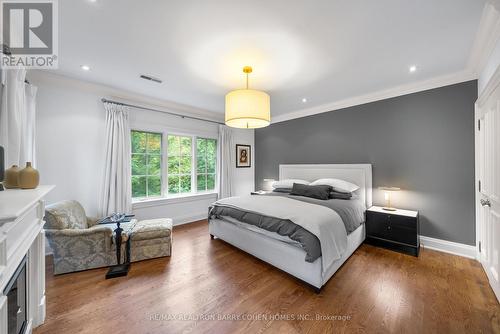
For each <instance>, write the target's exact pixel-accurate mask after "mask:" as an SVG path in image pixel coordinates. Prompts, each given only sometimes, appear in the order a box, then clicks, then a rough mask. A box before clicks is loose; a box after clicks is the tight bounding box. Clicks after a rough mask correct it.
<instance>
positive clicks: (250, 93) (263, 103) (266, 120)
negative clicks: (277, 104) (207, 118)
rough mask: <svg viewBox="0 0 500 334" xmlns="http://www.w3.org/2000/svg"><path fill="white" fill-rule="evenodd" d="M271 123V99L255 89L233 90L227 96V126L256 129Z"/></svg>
mask: <svg viewBox="0 0 500 334" xmlns="http://www.w3.org/2000/svg"><path fill="white" fill-rule="evenodd" d="M270 123H271V98H270V97H269V95H268V94H267V93H265V92H262V91H259V90H253V89H238V90H233V91H231V92H229V93H227V95H226V125H227V126H230V127H233V128H242V129H256V128H263V127H265V126H268V125H269V124H270Z"/></svg>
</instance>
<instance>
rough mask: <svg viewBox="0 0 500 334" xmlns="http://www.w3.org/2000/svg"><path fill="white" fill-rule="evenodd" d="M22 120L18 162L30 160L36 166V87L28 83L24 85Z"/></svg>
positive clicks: (24, 162)
mask: <svg viewBox="0 0 500 334" xmlns="http://www.w3.org/2000/svg"><path fill="white" fill-rule="evenodd" d="M24 88H25V90H24V117H25V118H24V121H23V124H22V133H23V135H22V137H21V155H20V158H19V163H20V164H21V166H24V165H26V162H28V161H31V163H32V164H33V166H36V146H35V140H36V131H35V129H36V128H35V123H36V92H37V87H35V86H33V85H29V84H25V86H24Z"/></svg>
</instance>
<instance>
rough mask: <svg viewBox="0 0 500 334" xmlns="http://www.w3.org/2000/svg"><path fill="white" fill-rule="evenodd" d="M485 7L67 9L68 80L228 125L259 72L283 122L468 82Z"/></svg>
mask: <svg viewBox="0 0 500 334" xmlns="http://www.w3.org/2000/svg"><path fill="white" fill-rule="evenodd" d="M485 2H486V1H482V0H440V1H435V0H419V1H414V0H377V1H372V0H365V1H362V0H356V1H348V0H344V1H339V0H335V1H333V0H315V1H302V0H293V1H291V0H253V1H240V0H212V1H195V0H175V1H174V0H172V1H160V0H157V1H153V0H141V1H137V0H115V1H112V0H96V1H95V2H94V1H91V0H72V1H59V16H60V20H59V34H60V42H59V70H58V72H59V73H60V74H64V75H67V76H71V77H76V78H79V79H83V80H86V81H91V82H96V83H102V84H106V85H110V86H113V87H116V88H120V89H124V90H127V91H132V92H136V93H140V94H144V95H147V96H151V97H154V98H159V99H162V100H166V101H173V102H177V103H181V104H185V105H189V106H193V107H197V108H201V109H205V110H210V111H214V112H219V113H222V112H223V111H224V96H225V94H226V93H227V92H228V91H229V90H231V89H236V88H241V87H243V86H244V83H245V78H244V76H243V73H242V67H243V66H244V65H251V66H253V68H254V73H252V75H251V76H250V86H251V87H253V88H255V89H260V90H265V91H267V92H268V93H269V94H270V95H271V112H272V115H273V116H278V115H280V116H282V115H284V114H286V113H290V112H295V111H297V110H301V109H305V108H311V107H315V106H320V105H325V104H328V103H334V102H335V101H340V100H344V99H348V98H352V97H356V96H360V95H364V94H368V93H371V92H376V91H381V90H384V89H389V88H392V87H395V86H400V85H404V84H409V83H412V82H419V81H422V80H427V79H431V78H435V77H439V76H443V75H449V74H453V73H457V72H459V71H462V70H464V68H465V67H466V65H467V62H468V60H469V56H470V53H471V49H472V46H473V43H474V38H475V36H476V32H477V30H478V26H479V22H480V19H481V14H482V10H483V7H484V4H485ZM83 64H86V65H89V66H90V67H91V70H90V71H82V69H81V68H80V66H81V65H83ZM411 65H416V67H417V70H416V71H415V72H414V73H410V72H409V67H410V66H411ZM140 74H148V75H152V76H155V77H159V78H161V79H162V80H163V83H162V84H156V83H153V82H151V81H145V80H142V79H139V75H140ZM303 98H306V99H307V102H306V103H304V102H302V99H303Z"/></svg>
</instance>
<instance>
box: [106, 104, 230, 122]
mask: <svg viewBox="0 0 500 334" xmlns="http://www.w3.org/2000/svg"><path fill="white" fill-rule="evenodd" d="M101 101H102V102H103V103H105V102H108V103H114V104H119V105H121V106H126V107H132V108H137V109H143V110H149V111H156V112H161V113H164V114H169V115H172V116H177V117H181V118H189V119H194V120H197V121H203V122H209V123H215V124H222V125H224V123H221V122H217V121H212V120H210V119H204V118H198V117H194V116H187V115H181V114H176V113H174V112H170V111H164V110H159V109H153V108H146V107H142V106H138V105H134V104H128V103H123V102H118V101H113V100H108V99H105V98H102V99H101Z"/></svg>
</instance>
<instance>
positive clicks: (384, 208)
mask: <svg viewBox="0 0 500 334" xmlns="http://www.w3.org/2000/svg"><path fill="white" fill-rule="evenodd" d="M382 210H385V211H396V210H397V209H396V208H389V207H386V206H384V207H383V208H382Z"/></svg>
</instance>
